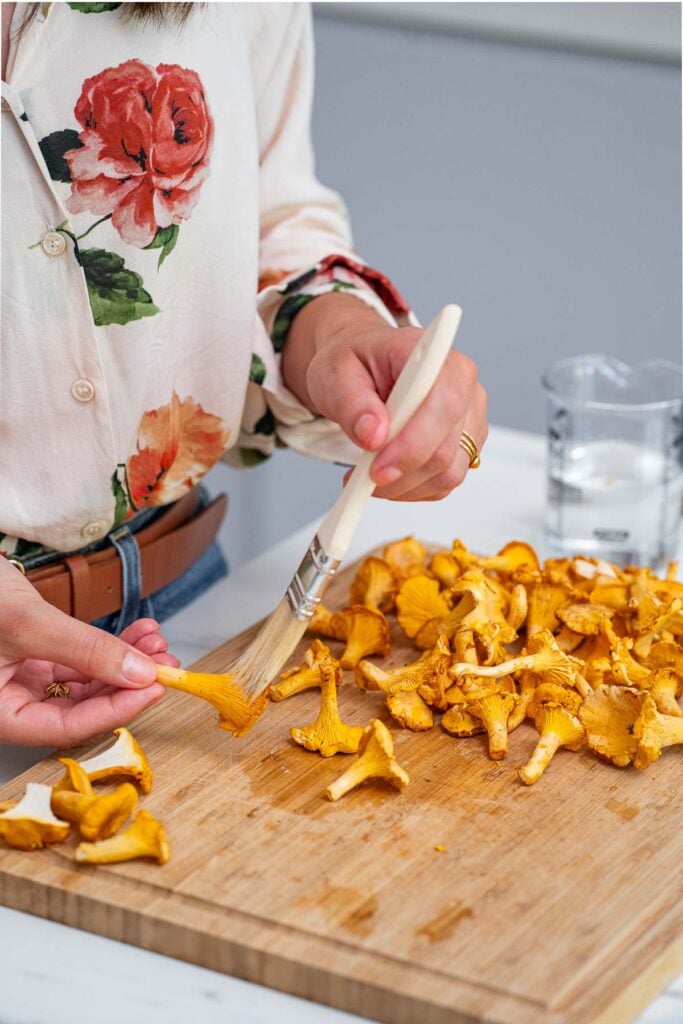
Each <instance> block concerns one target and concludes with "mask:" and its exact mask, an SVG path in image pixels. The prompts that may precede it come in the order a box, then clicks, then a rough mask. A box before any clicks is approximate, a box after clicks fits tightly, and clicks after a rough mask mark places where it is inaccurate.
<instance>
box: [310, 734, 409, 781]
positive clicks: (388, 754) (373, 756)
mask: <svg viewBox="0 0 683 1024" xmlns="http://www.w3.org/2000/svg"><path fill="white" fill-rule="evenodd" d="M358 754H359V756H358V758H357V759H356V760H355V761H354V762H353V764H351V765H350V766H349V767H348V768H347V769H346V771H345V772H343V773H342V774H341V775H340V776H339V777H338V778H337V779H335V780H334V782H333V783H331V785H329V786H328V787H327V789H326V790H325V794H324V795H325V796H326V797H327V799H328V800H339V798H340V797H342V796H344V794H345V793H348V792H349V790H351V789H355V787H356V786H359V785H360V784H361V783H362V782H365V780H366V779H386V780H387V781H388V782H390V783H391V784H392V785H393V786H395V787H396V788H397V789H398V790H402V789H404V788H405V787H406V786H407V785H408V783H409V781H410V778H409V776H408V773H407V772H406V771H405V770H404V769H403V768H402V767H401V766H400V764H399V763H398V762H397V761H396V760H395V759H394V744H393V740H392V738H391V733H390V732H389V730H388V729H387V727H386V725H384V723H383V722H381V721H380V720H379V719H378V718H373V719H371V720H370V723H369V724H368V725H367V726H366V728H365V729H364V730H363V735H362V736H361V741H360V744H359V746H358Z"/></svg>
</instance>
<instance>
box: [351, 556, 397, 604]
mask: <svg viewBox="0 0 683 1024" xmlns="http://www.w3.org/2000/svg"><path fill="white" fill-rule="evenodd" d="M397 593H398V580H397V579H396V576H395V574H394V571H393V569H392V568H391V566H390V565H389V563H388V562H385V561H384V559H383V558H376V557H375V556H374V555H370V557H369V558H366V559H365V561H364V562H363V563H362V564H361V566H360V568H359V570H358V572H357V573H356V575H355V577H354V580H353V583H352V584H351V604H364V605H367V606H368V608H377V609H378V610H379V611H381V612H391V611H393V609H394V603H395V601H396V594H397Z"/></svg>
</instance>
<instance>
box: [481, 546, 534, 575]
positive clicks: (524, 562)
mask: <svg viewBox="0 0 683 1024" xmlns="http://www.w3.org/2000/svg"><path fill="white" fill-rule="evenodd" d="M477 565H478V567H479V568H480V569H486V570H487V571H494V572H498V573H502V574H503V575H505V576H510V575H511V574H512V573H513V572H516V571H517V570H518V569H528V570H530V571H531V572H538V570H539V569H540V566H539V563H538V557H537V555H536V552H535V551H534V549H533V548H532V547H531V546H530V545H529V544H526V543H525V542H524V541H523V540H511V541H509V543H507V544H506V545H505V546H504V547H502V548H501V549H500V551H499V552H498V554H497V555H493V556H492V557H491V558H480V559H478V560H477Z"/></svg>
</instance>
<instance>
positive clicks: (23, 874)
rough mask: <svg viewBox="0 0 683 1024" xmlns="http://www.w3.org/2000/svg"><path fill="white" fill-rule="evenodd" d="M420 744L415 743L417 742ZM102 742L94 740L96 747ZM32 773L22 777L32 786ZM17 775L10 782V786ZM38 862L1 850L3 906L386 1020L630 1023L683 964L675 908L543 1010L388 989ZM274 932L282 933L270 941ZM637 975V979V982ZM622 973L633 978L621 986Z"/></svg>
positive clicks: (184, 903) (244, 927) (122, 884)
mask: <svg viewBox="0 0 683 1024" xmlns="http://www.w3.org/2000/svg"><path fill="white" fill-rule="evenodd" d="M353 570H354V567H353V566H349V567H348V568H347V569H346V570H344V572H343V574H340V578H339V580H338V581H337V584H338V586H341V585H342V579H346V581H348V579H349V577H350V576H351V574H352V573H353ZM257 629H258V624H257V625H255V626H253V627H250V629H249V630H246V631H245V632H244V633H243V634H240V636H239V637H236V638H234V639H233V640H232V641H229V642H228V643H227V644H225V645H223V646H222V647H221V648H218V649H216V651H214V652H211V653H210V654H209V655H206V656H205V657H204V658H202V659H200V661H199V662H197V667H202V668H204V669H206V670H213V671H216V670H217V668H218V664H219V661H220V660H222V661H223V662H225V661H226V659H227V661H230V660H231V654H230V653H228V652H229V649H230V648H233V647H235V646H242V645H244V644H245V643H246V642H247V641H248V639H249V638H250V637H251V636H253V635H254V633H255V632H256V631H257ZM232 653H233V654H234V652H232ZM173 696H174V697H175V696H178V695H173ZM168 703H169V701H168V700H167V701H165V702H164V704H168ZM162 710H163V705H162V706H160V707H159V708H157V709H154V708H153V709H150V712H146V713H145V715H144V716H141V719H139V721H140V722H142V720H143V718H145V719H146V718H147V716H150V717H156V713H158V712H159V711H162ZM416 739H417V741H418V742H419V737H417V738H416ZM108 742H109V740H104V741H102V744H101V746H106V745H107V744H108ZM92 749H93V748H92V747H91V748H90V751H92ZM53 768H54V764H53ZM34 771H35V769H31V770H29V771H28V772H26V773H24V775H25V776H26V777H33V778H35V774H34ZM23 778H24V776H22V777H20V778H19V779H17V780H13V783H12V784H14V785H17V784H18V783H19V782H20V781H22V780H23ZM12 784H10V785H12ZM35 856H36V857H37V856H40V857H41V858H46V857H47V858H50V864H51V866H52V867H53V868H54V871H53V872H52V873H53V874H54V878H53V879H52V881H50V882H48V883H46V880H45V878H43V879H42V880H36V879H32V878H31V874H32V870H31V869H32V859H31V858H30V857H27V856H26V855H25V854H17V853H16V852H15V851H5V852H3V853H0V902H2V903H4V904H5V905H7V906H12V907H14V908H15V909H18V910H23V911H26V912H29V913H34V914H37V915H38V916H43V917H46V918H49V919H52V920H56V921H61V922H63V923H65V924H70V925H73V926H76V927H80V928H84V929H86V930H89V931H94V932H96V933H99V934H102V935H104V936H107V937H111V938H116V939H119V940H122V941H127V942H129V943H133V944H136V945H139V946H142V947H143V948H147V949H153V950H156V951H157V952H160V953H164V954H166V955H169V956H175V957H178V958H180V959H185V960H189V961H191V962H194V963H197V964H199V965H200V966H205V967H208V968H211V969H218V970H222V971H224V972H226V973H230V974H233V975H236V976H238V977H242V978H245V979H246V980H250V981H254V982H257V983H262V984H266V985H268V986H269V987H272V988H277V989H281V990H283V991H285V992H289V993H292V994H295V995H300V996H303V997H305V998H312V999H314V1000H316V1001H318V1002H321V1003H327V1004H329V1005H331V1006H334V1007H336V1008H339V1009H343V1010H347V1011H349V1012H354V1013H358V1014H360V1015H362V1016H367V1017H371V1018H374V1019H377V1020H383V1021H387V1022H390V1024H414V1021H415V1020H417V1019H420V1021H421V1024H473V1022H481V1021H495V1022H505V1024H508V1022H509V1024H530V1022H531V1021H533V1024H574V1022H576V1024H589V1022H590V1024H626V1022H627V1021H631V1020H632V1019H633V1017H634V1016H635V1015H636V1013H637V1012H638V1011H639V1010H640V1009H642V1008H643V1007H644V1006H645V1005H647V1003H648V1002H649V1001H650V1000H651V999H652V998H653V997H654V995H656V993H657V991H659V990H660V989H661V988H663V987H664V986H665V985H666V983H667V982H668V981H669V980H671V979H672V978H673V977H675V975H676V973H677V972H678V971H679V970H680V969H681V967H683V921H682V920H681V916H680V912H676V910H675V908H674V909H673V911H672V913H670V914H669V915H668V917H666V918H663V917H659V918H657V917H656V916H654V915H653V916H654V919H653V920H652V921H651V922H646V923H645V926H644V927H643V928H641V929H640V931H638V930H637V931H636V933H635V934H634V935H630V936H628V940H629V941H628V943H627V952H626V954H623V953H622V954H621V955H620V957H616V955H612V956H607V957H606V958H605V959H601V960H600V961H599V972H598V973H597V975H596V974H595V972H594V973H593V975H591V974H589V975H588V976H587V977H586V978H585V979H584V980H585V984H584V983H583V982H582V983H581V987H582V989H583V990H582V991H581V992H580V993H577V992H576V991H575V989H576V985H572V984H570V985H569V986H568V987H567V986H565V991H564V992H560V993H559V995H558V996H557V998H556V1000H552V999H551V1000H549V1001H548V1002H546V1003H545V1004H544V1003H543V1001H535V1000H529V999H527V998H524V997H523V996H522V997H520V996H519V995H515V994H513V993H506V992H503V991H501V990H500V989H499V990H498V991H497V992H496V991H495V988H494V987H491V988H490V989H489V991H488V992H487V991H483V988H485V986H484V987H482V986H481V984H480V983H478V984H474V983H473V982H471V981H468V980H467V979H464V978H459V977H457V976H448V977H446V976H444V975H443V973H441V974H440V973H439V972H438V971H436V972H435V971H430V970H429V969H428V968H426V967H425V965H424V964H418V963H414V964H412V965H408V964H406V962H405V961H396V960H395V958H392V957H387V958H386V959H387V960H388V961H392V962H393V963H394V968H395V969H396V968H398V970H399V973H398V975H395V980H394V982H393V984H392V987H391V988H389V986H388V985H387V981H386V970H387V964H386V963H383V962H382V959H383V958H382V956H380V955H378V953H377V951H373V950H369V949H362V948H360V947H354V946H353V944H352V943H351V942H347V943H340V942H339V941H337V940H335V939H333V938H331V937H330V936H329V935H328V936H325V935H317V936H312V935H311V933H310V932H309V933H307V932H305V931H303V930H299V929H296V928H292V927H291V926H290V925H287V924H284V923H281V922H277V921H273V920H272V919H271V920H268V919H264V921H261V922H260V923H258V922H257V923H255V922H254V921H253V920H251V921H248V922H247V923H246V924H245V921H247V918H248V915H246V917H245V915H244V913H243V912H242V911H240V910H238V909H236V908H230V909H228V908H226V907H224V906H222V907H221V906H214V905H211V904H209V903H206V902H205V901H203V900H201V899H198V898H197V897H195V896H188V895H187V894H185V893H179V892H174V891H173V890H171V889H165V888H164V886H163V876H160V877H159V883H161V884H156V883H151V882H147V881H146V880H145V881H143V880H141V879H139V878H135V879H131V878H129V877H128V878H124V877H122V876H118V875H116V874H115V872H110V871H107V885H108V886H109V888H110V890H111V892H113V896H112V895H111V894H110V898H103V895H104V894H103V891H102V890H103V886H102V884H101V882H100V881H99V880H98V878H101V874H102V873H103V870H102V869H101V868H100V869H97V870H94V869H86V870H85V871H84V870H83V869H78V870H76V869H74V868H72V867H70V865H71V861H70V859H69V858H68V857H67V856H66V855H65V854H63V853H60V852H59V849H58V848H55V849H54V850H51V851H44V852H43V853H42V854H39V855H35ZM43 862H44V861H41V863H43ZM154 870H155V869H152V874H151V876H150V877H153V872H154ZM131 882H133V883H134V885H135V887H136V888H137V889H138V891H139V893H140V894H141V898H142V893H143V892H146V893H147V896H146V900H145V902H146V904H147V905H148V916H143V915H142V914H140V912H139V909H140V908H139V905H138V904H137V903H136V905H135V906H130V887H131ZM174 900H175V901H176V902H179V903H180V904H181V908H180V911H181V912H179V911H178V908H176V907H174V906H173V901H174ZM190 905H191V908H192V911H193V913H195V916H197V915H200V916H201V917H202V920H203V921H204V922H205V926H206V930H209V929H211V928H214V929H215V928H216V927H218V930H219V931H221V934H220V935H216V936H214V937H211V938H207V933H206V930H205V931H200V930H198V928H197V927H192V926H189V925H188V924H187V923H186V922H185V921H183V913H182V910H183V909H184V910H185V911H186V910H187V908H188V907H189V906H190ZM92 911H94V912H93V913H92V917H93V920H92V921H90V920H89V915H90V914H91V912H92ZM152 914H154V915H155V916H154V917H152V916H150V915H152ZM217 918H220V920H217ZM636 924H637V922H636ZM169 926H170V927H169ZM274 932H278V933H279V936H280V938H279V939H276V941H275V942H273V933H274ZM283 936H287V940H288V941H287V943H286V948H284V949H283V945H285V944H282V945H280V944H279V943H280V942H281V939H282V937H283ZM321 948H322V950H323V958H322V959H321V956H320V950H321ZM316 960H317V961H318V962H317V963H316ZM320 964H323V965H324V966H320ZM332 964H334V967H332V966H331V965H332ZM636 971H639V973H638V974H637V975H636V976H635V977H634V974H635V972H636ZM382 975H384V978H382ZM624 977H632V978H634V980H633V981H632V982H631V984H629V985H628V986H627V988H626V989H624V988H623V978H624ZM572 1000H573V1001H572ZM568 1003H569V1004H570V1005H569V1006H568V1005H567V1004H568ZM456 1005H457V1006H458V1007H459V1009H457V1010H456V1009H455V1006H456ZM531 1013H533V1016H531Z"/></svg>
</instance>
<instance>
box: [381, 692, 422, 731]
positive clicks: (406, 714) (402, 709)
mask: <svg viewBox="0 0 683 1024" xmlns="http://www.w3.org/2000/svg"><path fill="white" fill-rule="evenodd" d="M386 704H387V707H388V709H389V712H390V714H391V717H392V718H394V719H395V720H396V721H397V722H398V723H399V725H402V726H403V728H404V729H410V730H412V732H423V731H425V730H426V729H431V728H432V726H433V725H434V716H433V715H432V712H431V710H430V708H429V705H428V704H427V702H426V701H425V700H424V699H423V698H422V697H421V696H420V694H419V693H418V692H417V690H399V691H398V693H389V694H387V697H386Z"/></svg>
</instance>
